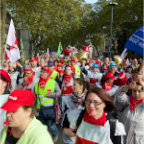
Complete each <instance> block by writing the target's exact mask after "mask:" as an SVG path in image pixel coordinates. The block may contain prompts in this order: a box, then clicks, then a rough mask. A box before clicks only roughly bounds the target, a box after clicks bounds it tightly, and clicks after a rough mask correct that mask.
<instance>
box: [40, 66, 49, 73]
mask: <svg viewBox="0 0 144 144" xmlns="http://www.w3.org/2000/svg"><path fill="white" fill-rule="evenodd" d="M42 69H43V70H45V71H47V72H48V73H49V72H50V70H49V67H47V66H44V67H42Z"/></svg>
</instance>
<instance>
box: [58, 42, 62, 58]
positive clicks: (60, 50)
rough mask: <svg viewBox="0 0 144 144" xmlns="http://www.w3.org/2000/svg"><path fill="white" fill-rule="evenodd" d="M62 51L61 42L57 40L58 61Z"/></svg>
mask: <svg viewBox="0 0 144 144" xmlns="http://www.w3.org/2000/svg"><path fill="white" fill-rule="evenodd" d="M62 51H63V48H62V45H61V42H59V46H58V51H57V55H58V60H59V61H60V54H61V53H62Z"/></svg>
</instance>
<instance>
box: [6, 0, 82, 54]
mask: <svg viewBox="0 0 144 144" xmlns="http://www.w3.org/2000/svg"><path fill="white" fill-rule="evenodd" d="M83 2H84V0H79V1H76V0H68V1H67V0H7V8H8V9H10V10H11V13H12V17H13V19H14V23H15V24H17V27H20V28H23V29H29V30H30V35H31V39H30V43H31V44H32V43H34V44H35V45H36V48H37V50H38V49H39V48H41V47H42V46H46V44H47V41H48V40H49V39H53V38H56V39H58V41H60V39H61V38H62V37H63V35H64V34H66V33H67V32H68V31H69V29H71V28H73V30H77V29H78V28H79V26H80V25H81V17H82V4H83ZM48 43H51V42H50V41H49V42H48ZM57 44H58V43H57ZM47 47H49V45H47ZM47 47H45V48H47ZM35 55H36V54H35Z"/></svg>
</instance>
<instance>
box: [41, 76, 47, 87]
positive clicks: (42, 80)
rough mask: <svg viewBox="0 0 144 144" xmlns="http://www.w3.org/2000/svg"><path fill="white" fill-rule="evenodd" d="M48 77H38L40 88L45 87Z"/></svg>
mask: <svg viewBox="0 0 144 144" xmlns="http://www.w3.org/2000/svg"><path fill="white" fill-rule="evenodd" d="M48 79H49V77H47V78H46V79H40V80H39V84H40V87H41V88H44V87H45V84H46V82H47V81H48Z"/></svg>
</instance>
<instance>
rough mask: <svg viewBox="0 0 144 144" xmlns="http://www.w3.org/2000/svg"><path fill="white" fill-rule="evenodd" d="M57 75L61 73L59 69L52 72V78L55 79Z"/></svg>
mask: <svg viewBox="0 0 144 144" xmlns="http://www.w3.org/2000/svg"><path fill="white" fill-rule="evenodd" d="M57 75H58V76H59V73H58V72H57V71H55V70H53V73H52V74H51V76H50V79H53V80H55V79H56V77H57Z"/></svg>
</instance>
